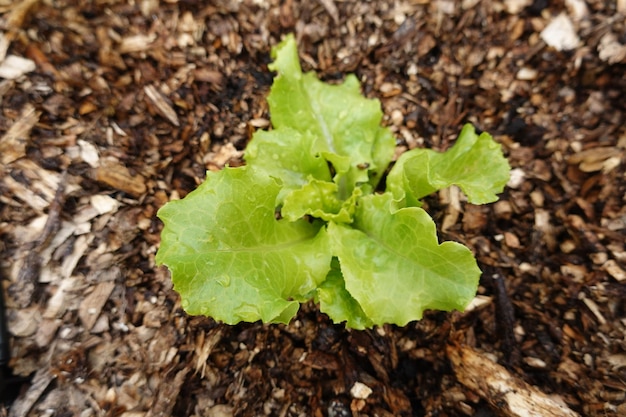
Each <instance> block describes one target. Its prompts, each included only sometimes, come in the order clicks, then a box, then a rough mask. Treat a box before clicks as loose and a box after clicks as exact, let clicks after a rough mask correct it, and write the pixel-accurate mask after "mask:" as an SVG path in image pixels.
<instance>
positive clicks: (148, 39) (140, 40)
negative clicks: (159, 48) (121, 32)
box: [118, 33, 157, 54]
mask: <svg viewBox="0 0 626 417" xmlns="http://www.w3.org/2000/svg"><path fill="white" fill-rule="evenodd" d="M156 38H157V35H156V34H155V33H151V34H149V35H134V36H128V37H125V38H124V39H122V42H121V43H120V46H119V50H118V52H119V53H120V54H127V53H131V52H145V51H147V50H149V49H150V48H151V46H152V42H154V41H155V40H156Z"/></svg>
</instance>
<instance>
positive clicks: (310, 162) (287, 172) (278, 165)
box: [245, 127, 331, 206]
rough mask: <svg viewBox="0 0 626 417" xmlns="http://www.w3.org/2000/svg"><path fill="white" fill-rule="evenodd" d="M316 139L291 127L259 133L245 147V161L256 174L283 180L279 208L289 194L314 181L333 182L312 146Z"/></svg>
mask: <svg viewBox="0 0 626 417" xmlns="http://www.w3.org/2000/svg"><path fill="white" fill-rule="evenodd" d="M314 143H315V138H314V137H312V136H311V133H310V132H299V131H297V130H294V129H291V128H289V127H283V128H281V129H276V130H270V131H265V130H258V131H256V132H255V133H254V135H253V137H252V140H251V141H250V143H249V144H248V146H247V147H246V152H245V160H246V162H247V163H248V165H251V166H254V167H255V168H256V169H257V170H263V171H265V173H266V174H267V175H269V176H271V177H274V178H280V180H281V181H282V188H281V190H280V192H279V194H278V198H277V200H278V201H276V205H277V206H279V205H281V204H282V203H283V200H284V198H285V196H286V195H287V194H289V193H290V192H291V191H294V190H297V189H300V188H301V187H302V186H304V185H305V184H307V183H308V182H309V179H311V178H314V179H317V180H321V181H331V177H330V170H329V169H328V164H327V163H326V160H325V159H324V158H322V157H321V156H320V155H319V154H318V153H317V152H316V151H314V150H313V149H312V148H313V145H314Z"/></svg>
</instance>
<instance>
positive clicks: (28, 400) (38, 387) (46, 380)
mask: <svg viewBox="0 0 626 417" xmlns="http://www.w3.org/2000/svg"><path fill="white" fill-rule="evenodd" d="M54 378H55V377H54V375H52V374H51V373H50V370H49V369H47V368H42V369H40V370H39V371H37V373H36V374H35V376H34V377H33V381H32V383H31V386H30V388H28V392H26V394H24V395H23V396H21V397H20V398H19V399H18V400H17V401H15V402H14V403H13V405H12V406H11V409H10V411H9V417H18V416H25V415H28V412H29V411H30V410H31V408H32V407H33V405H34V404H35V403H36V402H37V400H39V397H41V396H42V395H43V393H44V391H45V390H46V389H47V388H48V385H50V382H52V380H53V379H54Z"/></svg>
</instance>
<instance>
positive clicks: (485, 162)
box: [387, 124, 510, 207]
mask: <svg viewBox="0 0 626 417" xmlns="http://www.w3.org/2000/svg"><path fill="white" fill-rule="evenodd" d="M509 171H510V167H509V163H508V162H507V160H506V158H505V157H504V156H503V155H502V149H501V146H500V145H499V144H498V143H497V142H495V141H494V140H493V138H492V137H491V135H489V134H488V133H484V132H483V133H482V134H481V135H480V136H478V135H477V134H476V131H475V130H474V127H473V126H472V125H470V124H466V125H465V126H464V127H463V129H462V130H461V133H460V134H459V137H458V139H457V140H456V142H455V144H454V146H452V147H451V148H450V149H448V150H447V151H446V152H436V151H433V150H431V149H413V150H410V151H408V152H405V153H404V154H402V155H401V156H400V158H398V161H397V162H396V164H395V165H394V167H393V168H392V169H391V171H390V172H389V175H388V176H387V191H390V192H391V193H392V194H393V196H394V198H395V199H396V201H397V202H399V204H398V206H399V207H404V206H417V207H419V206H420V205H421V203H420V202H419V200H420V199H421V198H423V197H425V196H427V195H429V194H431V193H433V192H435V191H438V190H441V189H443V188H446V187H449V186H451V185H453V184H454V185H457V186H458V187H459V188H460V189H461V190H462V191H463V192H464V193H465V195H466V196H467V199H468V200H469V202H470V203H473V204H485V203H491V202H493V201H496V200H497V199H498V196H497V195H496V194H497V193H501V192H502V190H503V189H504V186H505V185H506V183H507V182H508V180H509V175H510V174H509Z"/></svg>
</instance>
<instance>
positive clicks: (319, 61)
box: [0, 0, 626, 417]
mask: <svg viewBox="0 0 626 417" xmlns="http://www.w3.org/2000/svg"><path fill="white" fill-rule="evenodd" d="M83 3H84V4H83ZM0 13H1V15H0V19H1V20H0V22H1V26H0V30H1V33H0V62H2V63H1V64H0V77H2V79H0V100H1V102H2V105H1V112H2V113H1V114H0V162H1V171H0V191H1V192H0V236H1V240H0V253H1V256H0V262H1V264H0V266H1V271H2V281H1V283H2V287H3V290H4V294H5V299H6V316H7V322H8V328H9V332H10V360H9V362H8V368H9V369H10V370H11V372H12V373H13V375H14V376H13V377H12V378H11V379H10V380H8V386H7V387H5V390H4V391H3V394H2V395H3V397H4V398H3V401H4V407H0V415H12V416H22V415H24V416H26V415H29V416H42V415H49V416H68V415H76V416H79V415H80V416H84V417H87V416H101V415H102V416H104V415H107V416H109V415H110V416H126V417H135V416H167V415H176V416H189V415H195V416H213V417H216V416H231V415H234V416H260V415H276V416H335V417H336V416H350V415H354V416H357V415H359V416H468V415H476V416H490V415H498V414H499V415H506V416H510V415H522V414H520V412H521V411H520V410H525V411H526V412H530V411H531V410H532V408H533V407H544V408H543V409H542V411H539V412H538V414H537V415H545V416H549V415H555V416H556V415H576V414H575V413H578V414H580V415H584V416H619V415H621V416H623V415H626V383H625V381H626V272H625V270H626V249H625V247H624V245H625V242H626V205H625V202H626V177H625V169H624V167H625V163H626V156H625V155H626V151H625V150H626V124H625V121H626V115H625V111H626V106H625V104H624V103H625V102H626V101H625V99H624V94H625V92H626V78H625V77H624V70H625V62H626V47H625V46H624V44H625V43H626V26H625V24H624V16H625V15H626V2H624V1H623V0H617V1H610V2H608V1H587V2H583V1H580V0H565V1H556V2H544V1H539V0H537V1H534V2H533V1H527V0H503V1H480V0H464V1H462V2H455V1H452V0H439V1H435V0H433V1H428V0H410V1H409V0H406V1H392V0H385V1H360V0H355V1H351V0H341V1H340V0H317V1H313V0H312V1H308V2H299V1H296V0H284V1H278V0H268V1H256V0H243V1H228V0H223V1H222V0H216V1H209V2H203V1H194V0H185V1H182V0H181V1H176V0H170V1H163V2H159V1H157V0H138V1H131V0H128V1H126V0H96V1H91V2H81V1H78V0H59V1H57V0H41V1H37V0H18V1H14V0H0ZM554 22H557V23H556V24H558V22H560V23H561V26H559V30H556V31H555V30H553V29H554V26H551V25H554V24H555V23H554ZM290 32H294V33H296V35H297V38H298V41H299V47H300V56H301V60H302V64H303V67H304V69H305V70H313V71H315V72H316V73H317V74H318V75H319V76H320V77H321V78H322V79H324V80H327V81H334V80H337V81H339V80H341V79H342V78H343V77H344V75H345V74H347V73H356V74H357V76H358V78H359V79H360V80H361V81H362V83H363V89H364V93H365V94H366V95H367V96H368V97H372V98H378V99H380V101H381V103H382V107H383V110H384V113H385V115H386V118H385V124H386V125H388V126H390V127H391V129H392V130H393V131H394V132H395V134H396V136H397V140H398V153H400V152H401V151H403V150H406V149H410V148H414V147H418V146H419V147H421V146H429V147H433V148H435V149H446V148H447V147H448V146H449V145H450V144H451V141H452V140H453V139H454V138H455V136H456V134H457V133H458V131H459V130H460V128H461V126H462V124H463V123H465V122H472V123H474V124H475V125H476V126H477V128H478V129H480V130H485V131H488V132H490V133H492V134H493V135H494V137H495V138H496V140H497V141H498V142H500V143H502V145H503V148H504V150H505V154H506V155H507V157H508V158H509V161H510V163H511V166H512V168H513V178H512V181H511V183H510V187H508V188H507V189H506V190H505V192H504V193H503V194H502V196H501V201H500V202H498V203H496V204H492V205H489V206H481V207H475V206H471V205H468V204H466V203H465V202H464V201H463V198H462V197H461V196H460V195H459V193H458V192H456V191H455V190H451V191H448V192H441V193H439V194H438V195H434V196H431V197H429V198H428V199H427V206H428V209H429V211H430V212H431V213H432V214H433V216H434V217H435V219H436V221H437V223H438V226H439V228H440V230H441V235H442V237H443V238H445V239H446V240H456V241H459V242H462V243H464V244H465V245H467V246H469V247H470V248H471V249H472V251H473V252H474V253H475V254H476V256H477V258H478V260H479V264H480V266H481V268H482V270H483V271H484V274H483V277H482V279H481V285H480V288H479V294H478V297H477V298H476V300H475V303H473V304H472V306H471V307H470V309H468V311H466V312H464V313H459V312H454V313H442V312H429V313H428V314H427V315H426V317H425V318H424V319H423V320H422V321H420V322H416V323H410V324H409V325H407V326H405V327H402V328H398V327H395V326H384V327H381V328H376V329H373V330H370V331H349V330H346V329H345V328H344V327H343V326H342V325H335V324H332V323H331V322H329V320H328V319H327V317H325V316H324V315H323V314H320V313H319V312H318V310H317V308H316V307H315V305H313V304H307V305H305V306H303V308H302V309H301V311H300V313H299V314H298V317H297V320H294V321H293V322H292V323H291V324H290V325H288V326H283V325H263V324H259V323H254V324H240V325H237V326H224V325H220V324H218V323H215V322H214V321H212V320H211V319H209V318H202V317H189V316H187V315H186V314H185V313H184V312H183V311H182V309H181V307H180V301H179V298H178V296H177V294H176V293H175V292H174V291H173V290H172V286H171V283H170V281H169V275H168V272H167V270H166V269H164V268H157V267H155V264H154V254H155V252H156V251H157V249H158V245H159V232H160V229H161V224H160V222H159V221H158V219H157V218H156V217H155V214H156V211H157V210H158V208H159V207H161V206H162V205H163V204H164V203H165V202H167V201H168V200H170V199H174V198H180V197H183V196H185V195H186V194H187V193H188V192H189V191H191V190H192V189H194V188H195V187H196V186H197V185H198V184H199V183H200V182H201V181H202V180H203V178H204V175H205V170H207V169H209V170H218V169H221V168H222V167H224V165H225V164H230V165H237V164H241V161H242V160H241V156H242V150H243V149H244V148H245V145H246V143H247V141H248V140H249V139H250V136H251V133H252V132H253V131H254V130H255V129H257V128H268V123H269V122H268V119H269V115H268V113H267V105H266V102H265V97H266V96H267V93H268V91H269V87H270V85H271V81H272V76H273V75H272V74H271V73H270V72H269V71H268V69H267V64H268V62H269V61H270V58H269V51H270V48H271V46H272V45H274V44H276V43H277V42H278V41H279V40H280V38H281V36H282V35H284V34H286V33H290ZM495 363H498V364H500V365H501V367H498V366H497V365H495ZM20 377H22V378H20ZM507 384H508V385H507ZM509 385H510V387H509V388H507V387H508V386H509ZM365 387H367V388H368V389H369V390H371V392H369V391H368V389H365ZM357 388H361V389H362V390H361V391H359V390H358V389H357ZM13 394H15V396H17V400H15V401H14V402H12V401H11V400H12V397H14V395H13ZM515 396H517V398H518V399H519V398H521V401H522V402H521V405H518V406H517V407H518V408H515V400H516V398H515ZM524 401H525V402H524ZM544 402H545V403H544ZM549 407H555V408H553V409H550V408H549ZM516 413H518V414H516ZM552 413H554V414H552Z"/></svg>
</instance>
